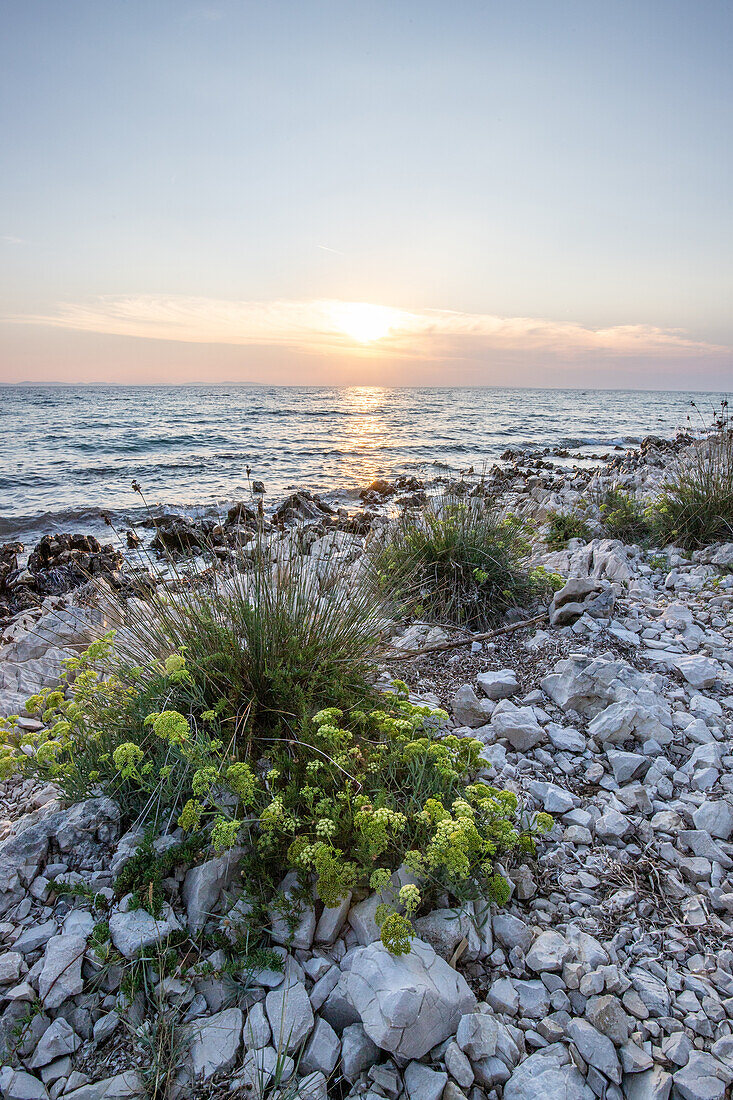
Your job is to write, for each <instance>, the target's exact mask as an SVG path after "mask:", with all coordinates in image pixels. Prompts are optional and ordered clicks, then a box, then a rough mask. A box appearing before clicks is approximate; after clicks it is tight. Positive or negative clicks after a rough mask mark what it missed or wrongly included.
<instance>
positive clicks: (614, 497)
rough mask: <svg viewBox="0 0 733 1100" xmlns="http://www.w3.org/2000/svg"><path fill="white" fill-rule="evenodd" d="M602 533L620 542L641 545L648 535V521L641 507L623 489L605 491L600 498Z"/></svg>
mask: <svg viewBox="0 0 733 1100" xmlns="http://www.w3.org/2000/svg"><path fill="white" fill-rule="evenodd" d="M600 512H601V522H602V524H603V533H604V534H605V535H606V536H607V537H608V538H610V539H620V540H621V542H629V543H641V542H644V541H646V539H648V537H649V535H650V526H649V521H648V518H647V515H646V512H645V510H644V508H643V507H642V505H641V504H640V503H639V502H638V500H636V498H635V497H633V496H632V495H631V493H627V492H625V491H624V490H623V489H607V490H606V492H605V493H604V494H603V496H602V497H601V503H600Z"/></svg>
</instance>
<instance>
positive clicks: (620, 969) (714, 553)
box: [0, 440, 733, 1100]
mask: <svg viewBox="0 0 733 1100" xmlns="http://www.w3.org/2000/svg"><path fill="white" fill-rule="evenodd" d="M668 457H669V452H668V449H667V445H666V444H664V442H663V441H659V440H650V441H648V442H646V445H642V449H641V450H640V451H639V452H635V453H633V454H626V455H618V456H615V457H613V458H612V459H611V460H610V461H609V462H608V463H605V464H604V465H603V466H601V467H600V468H598V467H596V468H594V469H589V470H582V471H568V470H566V469H565V470H564V469H558V468H557V467H554V466H552V465H551V464H550V463H547V462H546V459H545V457H544V456H541V457H539V458H530V459H528V458H527V456H522V464H521V465H515V466H511V467H502V468H497V470H498V472H497V473H495V474H493V475H492V476H490V477H489V478H488V482H489V484H490V485H492V486H493V488H494V489H495V490H496V491H497V493H500V494H501V495H500V501H501V503H502V504H503V505H505V506H506V508H507V510H512V511H514V512H516V513H517V514H520V515H524V516H525V517H527V518H528V519H532V520H533V522H535V524H537V525H539V524H541V523H542V522H543V521H544V519H545V518H546V515H547V512H548V510H549V509H551V508H556V507H559V508H566V509H567V508H572V507H573V506H574V504H575V503H577V501H578V500H583V499H587V496H588V494H589V493H590V492H591V491H593V490H594V489H595V488H597V487H598V486H603V485H604V484H610V483H613V484H618V483H619V481H620V483H621V484H623V485H625V486H627V487H628V488H629V489H630V490H631V491H633V492H639V493H642V492H643V493H647V494H648V493H651V492H653V490H654V486H657V485H658V484H659V482H660V479H661V477H662V476H663V474H664V469H665V463H666V462H667V461H668ZM391 488H392V487H391V486H390V490H391ZM399 491H401V490H400V489H399V488H395V490H394V491H387V490H386V489H385V487H384V486H382V485H380V486H378V487H377V486H370V487H369V490H368V494H369V499H368V504H369V507H370V509H371V508H376V507H377V504H376V503H374V502H373V500H372V498H371V494H374V495H375V496H376V497H378V498H379V500H380V501H384V500H387V501H392V500H394V499H395V497H396V495H397V493H398V492H399ZM414 491H419V490H414ZM467 491H473V489H472V488H470V487H469V488H468V490H467ZM295 497H296V498H297V499H295V500H294V499H293V498H289V503H288V502H285V503H284V504H283V505H281V508H285V504H287V505H288V506H287V508H285V510H284V511H283V512H282V513H281V516H282V517H283V518H282V522H283V523H285V522H288V521H289V518H290V517H291V516H292V517H295V516H296V515H297V516H299V518H300V519H301V520H302V519H303V518H304V517H303V515H302V512H303V511H305V512H307V513H308V514H309V517H310V518H306V522H307V523H312V524H313V525H314V528H315V529H319V530H320V529H321V528H322V529H323V531H324V532H325V531H327V530H328V529H329V528H333V527H338V529H339V530H341V532H342V536H341V537H343V538H344V540H345V542H346V543H348V545H349V547H351V548H353V550H354V551H355V552H356V551H357V550H358V549H359V548H360V547H361V546H362V540H363V537H364V531H360V530H358V529H357V527H358V523H357V522H356V521H354V519H353V517H348V516H345V517H344V516H341V515H340V514H339V513H338V512H333V511H327V510H326V509H324V508H321V507H319V504H318V501H317V498H313V497H311V496H310V494H295ZM366 499H367V498H366V497H365V500H366ZM252 512H253V510H252V509H250V507H249V506H248V505H244V506H242V507H239V506H235V508H234V509H233V510H232V512H230V516H229V517H228V522H229V525H230V527H231V528H232V529H235V528H237V529H238V528H244V531H247V530H248V529H249V526H250V524H251V523H252V514H251V513H252ZM255 514H256V513H255ZM286 516H287V517H288V520H286V519H285V517H286ZM347 523H349V524H352V527H351V529H350V530H349V529H348V527H347ZM340 524H342V526H340V527H339V525H340ZM306 545H310V543H306ZM67 549H68V551H69V552H70V551H71V550H72V549H73V548H72V547H71V545H69V546H68V548H67ZM78 549H79V550H80V552H82V553H85V554H91V555H94V554H103V548H99V549H95V548H94V547H91V548H89V549H84V550H82V549H81V548H78ZM65 552H66V551H61V553H65ZM9 556H10V554H9V555H8V557H9ZM58 557H59V555H56V556H55V557H54V556H50V557H49V558H48V560H49V561H56V560H58ZM3 560H4V558H0V561H3ZM45 560H46V559H45V558H39V559H38V562H39V564H42V562H44V561H45ZM109 560H110V561H111V559H109ZM74 561H75V559H74V558H73V557H72V558H67V559H64V564H69V563H73V562H74ZM532 561H533V563H534V564H537V565H544V566H545V567H546V568H548V569H551V570H553V571H556V572H559V573H560V574H561V575H562V577H563V579H565V580H566V584H565V587H564V589H563V590H561V591H560V592H558V593H557V594H556V596H555V599H554V600H553V610H552V612H551V615H550V617H549V619H548V620H547V621H546V622H544V623H542V624H538V625H536V626H533V627H531V628H525V629H522V630H518V631H516V632H515V633H513V634H507V635H504V636H499V637H496V638H495V639H492V640H491V641H489V642H485V641H483V642H482V641H479V640H476V641H474V644H473V645H471V646H466V647H464V648H459V649H456V650H447V651H443V652H440V651H435V652H428V653H424V654H421V655H419V656H410V655H409V651H410V650H413V649H419V648H420V647H421V645H422V644H424V641H425V639H426V638H427V637H429V638H430V640H431V641H432V642H434V643H435V642H438V641H440V639H441V638H445V637H446V634H445V632H444V631H441V630H440V628H435V627H429V626H427V625H424V624H419V623H415V624H412V625H411V626H410V627H409V629H408V631H407V632H406V633H405V635H404V636H403V639H402V640H403V643H404V642H405V638H407V639H408V640H407V642H406V645H405V648H406V656H405V659H404V660H403V661H400V662H395V663H393V664H391V666H390V669H389V671H388V672H385V677H391V676H394V675H399V676H401V677H402V678H403V679H405V680H406V681H407V682H408V684H409V685H410V688H411V690H412V691H413V692H414V693H415V697H416V698H424V699H430V700H432V701H435V700H438V701H439V702H440V703H441V704H442V705H443V706H444V707H445V708H446V709H447V710H448V711H449V713H450V714H451V715H452V732H454V733H457V734H458V735H459V736H460V735H461V734H468V733H469V732H470V735H471V736H472V737H476V738H478V739H479V740H480V741H481V742H482V743H483V745H484V750H483V754H484V757H485V759H486V760H487V762H490V763H491V764H492V765H493V769H494V771H493V773H492V775H493V779H492V781H495V782H496V783H497V785H498V786H501V787H504V788H506V789H508V790H513V791H515V792H517V793H518V794H521V796H522V797H523V799H524V800H525V801H526V803H527V805H528V807H529V809H530V810H534V811H545V812H549V813H551V814H552V815H553V816H554V820H555V825H554V828H553V830H552V833H551V834H550V838H549V840H550V843H548V844H547V847H546V848H545V849H544V850H543V851H542V852H541V853H540V858H539V860H538V862H537V863H536V864H532V863H530V862H529V861H528V860H525V861H524V862H522V859H521V857H520V858H519V859H518V860H517V861H516V863H515V865H513V866H510V867H508V868H507V875H508V879H509V881H510V883H511V887H512V896H511V898H510V900H509V902H508V903H507V905H506V906H505V907H504V908H503V909H499V908H496V907H492V909H491V911H487V912H479V910H478V907H477V908H475V909H472V911H471V912H470V913H468V912H466V913H457V912H455V911H453V910H447V909H436V910H434V911H433V912H432V913H429V914H426V915H424V916H422V917H420V918H419V920H418V921H417V930H418V937H419V938H418V939H416V940H414V941H413V950H412V952H411V953H410V954H408V955H405V956H401V957H398V958H394V957H392V956H390V955H389V954H388V953H387V952H386V950H385V949H384V947H383V946H382V945H381V943H379V941H378V940H377V939H376V937H375V935H374V933H373V930H370V929H371V923H373V922H371V923H370V922H368V921H366V920H365V919H364V913H365V912H366V911H367V909H368V908H369V906H370V905H371V901H372V900H373V899H367V902H366V908H365V901H364V899H363V898H359V897H357V898H353V899H348V900H347V901H346V902H345V903H344V905H343V906H341V907H339V909H338V912H337V913H336V914H335V915H334V914H332V913H331V911H330V910H328V911H326V910H323V909H322V907H321V906H320V903H318V905H317V907H311V906H308V905H306V904H305V903H304V902H303V903H302V905H303V909H302V911H301V913H300V916H301V920H300V921H299V924H298V946H297V948H296V947H290V948H289V947H288V946H287V945H286V946H284V947H279V948H278V952H279V953H280V954H281V957H282V959H283V968H282V970H269V969H268V970H260V971H255V972H254V973H253V974H252V975H251V978H252V980H251V982H250V983H249V986H248V992H247V995H246V997H245V998H244V1000H243V1001H242V1003H241V1004H234V1005H232V1004H230V1003H229V1002H228V1001H227V995H228V992H227V991H228V986H227V981H226V976H225V975H223V974H222V973H221V970H220V967H221V961H222V958H223V956H222V957H221V958H220V957H219V955H220V954H221V953H217V952H212V953H211V956H210V957H209V958H207V959H206V960H205V961H206V962H207V963H208V964H210V965H209V966H208V968H207V971H206V973H205V974H204V976H203V977H202V976H199V975H197V973H196V972H195V970H194V969H193V968H191V969H186V965H185V962H184V963H182V967H183V969H182V970H181V972H180V974H177V975H176V977H168V978H165V979H164V980H162V981H161V982H160V983H159V987H158V991H157V992H158V995H159V997H160V1004H161V1006H162V1008H161V1011H162V1010H163V1009H165V1011H175V1012H176V1013H177V1014H178V1015H177V1018H178V1019H179V1020H180V1024H181V1027H182V1029H184V1030H183V1031H182V1034H185V1036H186V1041H185V1042H184V1043H183V1044H182V1045H181V1046H180V1049H179V1054H178V1056H177V1060H176V1066H175V1081H174V1087H173V1091H172V1095H174V1096H180V1097H189V1096H196V1097H202V1096H203V1097H208V1096H211V1097H219V1096H224V1095H226V1094H228V1093H229V1092H231V1090H232V1089H236V1088H241V1090H242V1093H241V1094H242V1095H246V1096H257V1095H258V1092H257V1089H258V1082H260V1081H263V1080H264V1081H271V1080H272V1079H273V1076H274V1074H275V1067H276V1065H278V1064H279V1069H280V1071H281V1073H282V1076H281V1081H282V1082H283V1083H284V1080H285V1079H286V1078H291V1079H292V1080H293V1081H294V1082H297V1089H298V1090H299V1091H296V1092H295V1093H294V1095H297V1096H300V1097H303V1098H308V1097H310V1098H311V1100H326V1098H327V1097H339V1098H342V1097H343V1098H346V1097H349V1098H354V1100H356V1098H357V1097H364V1098H366V1100H377V1098H384V1100H402V1098H404V1100H432V1098H435V1100H500V1098H502V1100H534V1098H536V1097H542V1098H543V1100H544V1098H547V1100H592V1098H593V1097H596V1098H598V1100H624V1098H630V1100H725V1098H726V1097H727V1096H730V1090H731V1086H732V1085H733V877H732V876H733V743H732V742H733V614H732V612H733V575H731V574H730V572H729V570H730V568H731V565H732V564H733V545H731V544H723V545H717V546H715V547H711V548H708V549H706V550H704V551H699V552H695V553H694V554H689V555H688V554H685V553H683V552H681V551H679V550H678V549H676V548H667V549H666V550H664V551H657V552H655V553H648V552H645V551H643V550H642V549H641V548H639V547H637V546H633V545H626V544H624V543H622V542H620V541H618V540H610V539H604V538H592V539H591V540H590V541H588V542H587V543H580V544H576V543H571V544H570V545H569V546H568V548H566V549H564V550H560V551H555V552H549V551H547V549H546V547H543V546H542V545H541V544H539V543H538V544H537V545H535V547H534V549H533V558H532ZM43 568H45V566H43ZM1 569H2V565H0V570H1ZM11 572H12V570H11ZM39 572H40V573H42V572H43V570H42V569H41V570H40V571H39ZM113 572H114V570H113ZM102 575H103V576H104V572H102ZM1 577H2V573H0V578H1ZM83 593H84V589H83V588H80V589H78V590H76V594H77V596H80V595H82V594H83ZM38 595H39V598H40V591H39V592H38ZM95 614H98V613H95V611H94V609H92V608H85V607H83V606H79V605H78V604H77V603H75V597H74V592H70V593H67V594H65V595H63V596H55V595H46V596H44V597H43V598H42V599H41V602H40V604H39V605H38V606H36V607H34V608H31V609H29V610H26V611H25V612H24V614H23V615H20V616H16V617H15V618H14V620H13V621H12V622H11V623H9V624H8V626H7V627H6V628H5V632H4V635H3V642H4V644H3V647H2V649H0V709H5V710H7V709H8V706H10V709H11V710H12V709H14V708H15V707H17V705H18V704H17V703H16V700H17V699H19V698H20V696H21V694H22V691H25V689H26V687H27V686H28V684H30V683H31V681H32V682H33V683H34V684H40V683H42V682H49V681H51V680H52V679H53V676H54V675H57V674H58V669H59V668H60V660H61V659H62V657H61V656H59V655H63V654H64V653H68V652H71V651H73V650H75V649H79V648H81V647H82V646H83V645H84V644H85V643H86V642H87V640H88V639H89V638H90V637H91V636H92V634H93V632H94V630H95V629H97V630H98V629H99V624H98V623H96V622H94V621H93V620H94V615H95ZM397 641H398V642H399V639H397ZM39 662H41V663H42V662H46V664H45V665H41V664H38V663H39ZM31 666H32V667H31ZM54 670H55V672H54ZM11 682H12V684H14V685H15V688H14V689H12V688H10V687H8V685H9V684H11ZM33 690H36V688H34V689H33ZM30 693H31V692H30V691H29V692H27V694H30ZM24 720H25V721H33V720H32V719H24ZM117 821H118V818H117V816H116V807H115V806H114V804H113V803H111V802H110V800H109V799H92V800H89V801H87V802H85V803H82V804H79V805H77V806H73V807H71V808H68V809H63V808H59V806H58V803H57V801H56V800H55V792H54V790H53V788H42V787H39V786H37V785H36V786H34V785H33V784H32V783H30V782H29V781H25V782H22V783H17V782H14V781H7V782H5V783H2V784H0V868H1V869H2V872H3V873H2V875H0V878H2V882H0V1048H3V1044H4V1050H3V1049H0V1064H2V1063H4V1065H3V1068H2V1069H0V1095H2V1096H3V1097H4V1098H7V1100H20V1098H21V1097H39V1098H40V1100H46V1098H48V1100H57V1098H59V1097H64V1098H65V1097H71V1098H74V1100H96V1098H99V1100H102V1098H103V1097H107V1096H109V1097H130V1096H137V1095H142V1081H143V1077H144V1074H145V1070H146V1066H145V1065H144V1064H143V1062H142V1059H141V1056H140V1054H139V1051H137V1052H136V1050H135V1048H134V1047H133V1045H132V1044H131V1042H130V1038H129V1033H128V1031H127V1030H126V1028H125V1027H121V1026H120V1022H119V1016H118V1015H117V1009H118V1007H119V1006H120V1005H122V1004H123V1003H124V1002H125V997H124V995H123V994H122V993H121V991H120V986H121V983H122V981H123V977H124V975H123V972H122V969H121V968H120V967H114V966H113V967H110V968H109V970H107V971H103V968H102V966H101V963H100V960H99V957H98V956H97V955H96V954H95V950H94V943H95V939H94V926H95V918H94V917H93V915H92V912H91V906H90V901H89V899H88V898H85V897H84V896H79V897H74V896H69V895H63V894H56V893H54V891H53V889H52V887H51V882H52V880H53V879H54V878H62V879H65V880H66V881H67V882H70V883H72V884H73V883H74V882H79V883H83V884H84V885H85V886H86V887H89V888H90V890H91V891H92V892H99V893H100V894H101V895H102V896H104V897H106V898H107V899H108V900H109V902H110V903H111V906H112V908H111V912H110V921H109V923H110V925H112V924H113V925H114V928H115V936H116V937H117V938H118V940H120V937H123V936H124V933H125V932H126V931H129V932H130V936H132V935H133V934H134V935H139V934H140V930H139V929H138V928H137V927H135V928H132V924H133V921H134V918H135V915H136V914H135V911H132V912H130V911H128V909H127V906H126V902H125V900H124V899H122V901H121V902H115V901H114V900H113V892H112V883H113V880H114V875H113V871H112V868H113V867H114V868H115V873H116V872H117V870H118V869H119V868H120V867H121V866H123V865H124V862H125V861H126V860H127V859H129V858H130V856H131V854H132V853H133V851H134V850H135V846H136V844H137V843H138V841H139V834H128V835H126V836H122V837H120V836H119V835H118V832H119V829H118V824H117ZM167 840H168V838H159V840H158V841H157V843H158V844H160V845H161V846H164V845H165V843H166V842H167ZM237 884H238V880H237V865H236V858H235V856H232V857H231V862H230V861H229V857H218V858H216V859H210V860H207V861H206V862H204V863H202V864H199V865H197V866H196V867H195V868H192V869H189V870H186V869H182V870H181V872H180V873H179V874H172V875H171V876H170V878H169V879H167V880H166V906H167V908H166V909H165V911H164V919H165V920H166V921H167V922H168V923H169V924H170V925H171V927H173V926H174V924H173V922H175V925H178V926H180V927H181V928H189V930H191V931H192V933H193V932H194V931H195V930H198V929H199V928H200V926H201V922H202V920H203V922H204V924H205V925H206V926H207V927H209V928H212V929H219V928H221V929H222V931H223V930H225V929H226V928H227V927H229V925H228V923H227V921H228V917H227V912H228V908H229V906H230V905H231V903H232V900H233V899H234V900H236V890H237ZM150 919H151V921H152V918H150ZM128 939H129V937H128ZM120 942H122V940H120ZM124 942H127V940H125V941H124ZM61 974H63V975H64V977H63V982H60V981H59V975H61ZM100 975H103V977H102V979H101V981H99V982H97V983H96V985H95V984H94V983H93V982H92V979H93V978H94V977H95V976H97V977H100ZM32 1005H36V1006H37V1008H36V1010H35V1011H34V1012H29V1006H32ZM127 1010H128V1011H132V1012H133V1015H134V1014H135V1013H138V1015H137V1016H135V1017H134V1019H135V1026H138V1027H139V1026H144V1024H143V1018H142V1015H140V1013H141V1010H142V1009H141V1005H140V1004H139V1003H138V1004H137V1006H136V1003H135V1001H134V1000H133V1002H132V1006H131V1007H130V1006H128V1009H127ZM29 1016H30V1019H28V1017H29ZM22 1021H26V1022H25V1023H22ZM19 1030H20V1035H19ZM278 1050H280V1054H279V1055H278ZM301 1052H302V1054H301ZM299 1057H300V1060H299Z"/></svg>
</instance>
